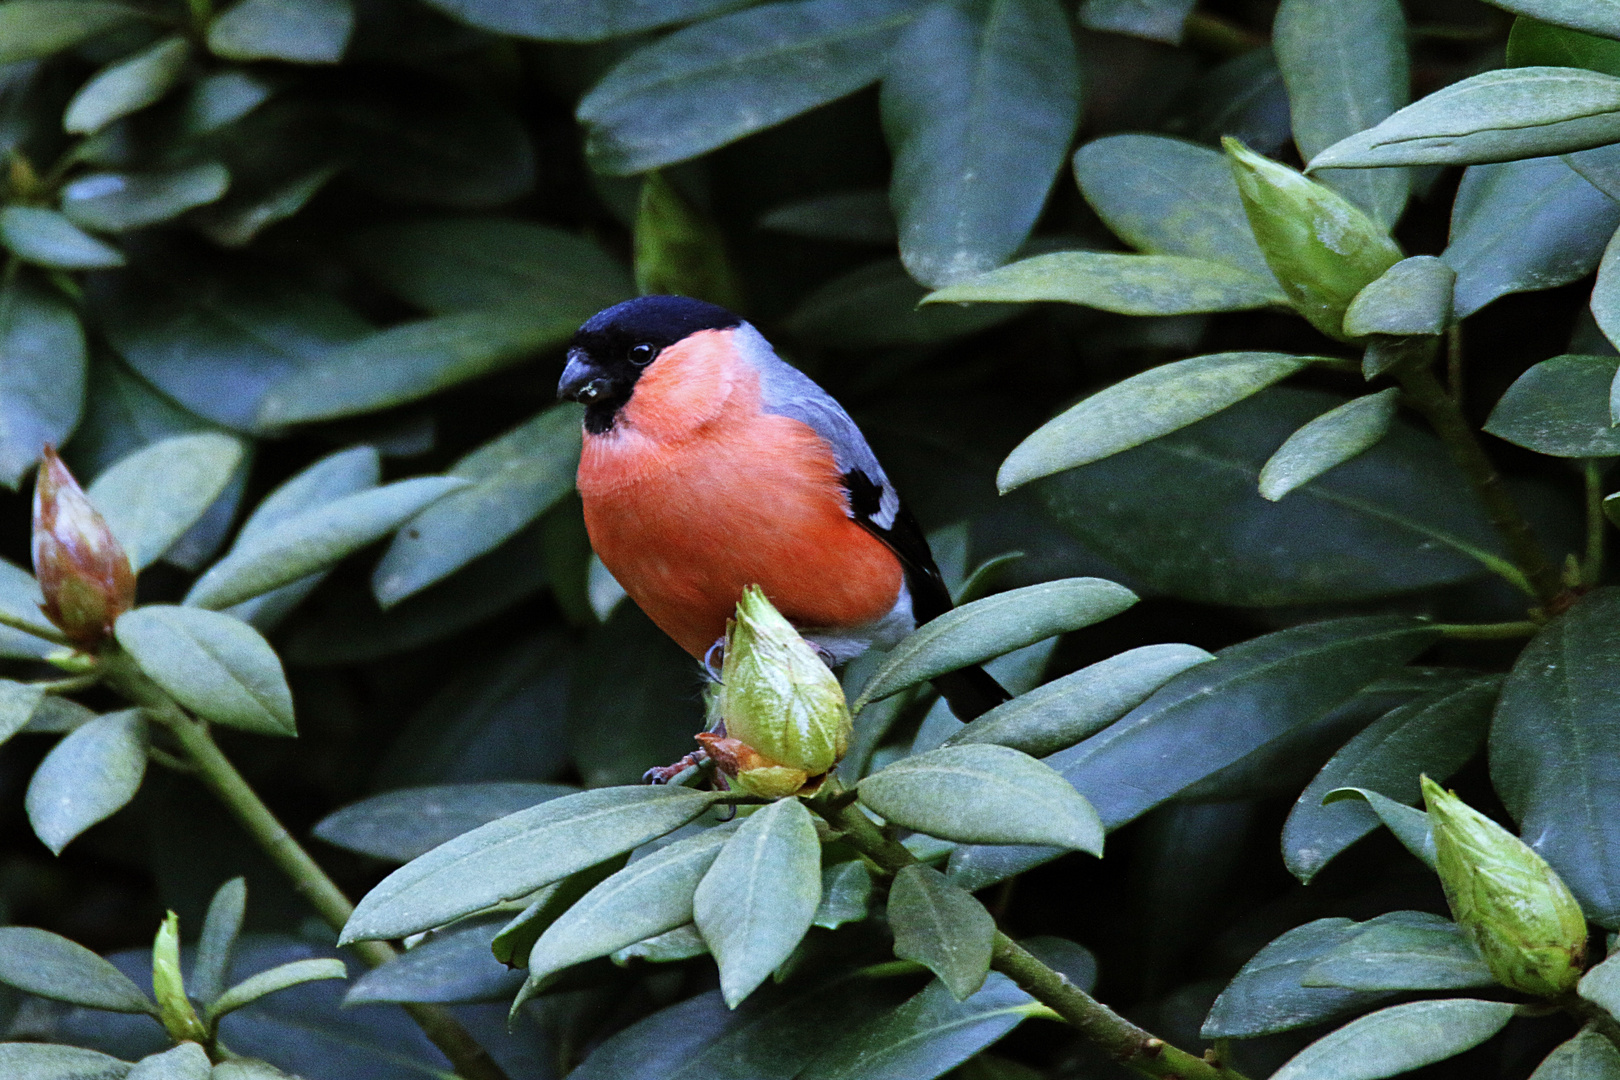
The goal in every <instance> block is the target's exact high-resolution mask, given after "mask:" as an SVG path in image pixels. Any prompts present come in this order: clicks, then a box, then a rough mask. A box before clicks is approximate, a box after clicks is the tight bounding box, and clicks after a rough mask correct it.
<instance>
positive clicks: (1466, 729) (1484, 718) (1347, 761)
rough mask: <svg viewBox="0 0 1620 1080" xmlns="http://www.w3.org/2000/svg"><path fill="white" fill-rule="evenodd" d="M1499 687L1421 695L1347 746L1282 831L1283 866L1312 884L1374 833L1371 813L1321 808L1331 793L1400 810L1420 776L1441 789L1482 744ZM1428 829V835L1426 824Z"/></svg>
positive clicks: (1350, 805)
mask: <svg viewBox="0 0 1620 1080" xmlns="http://www.w3.org/2000/svg"><path fill="white" fill-rule="evenodd" d="M1498 685H1499V684H1498V682H1497V680H1495V679H1490V678H1482V679H1474V680H1470V681H1468V682H1464V683H1462V684H1460V685H1458V686H1454V687H1447V688H1445V689H1442V690H1437V691H1435V692H1433V693H1431V694H1427V695H1424V696H1423V697H1420V698H1418V699H1417V700H1416V701H1413V702H1412V703H1411V704H1408V705H1403V706H1401V707H1399V708H1397V709H1394V710H1391V711H1390V712H1389V713H1388V714H1387V715H1385V716H1384V717H1383V718H1381V719H1379V720H1378V721H1376V722H1374V723H1373V724H1372V725H1370V726H1369V727H1367V728H1366V729H1365V730H1363V731H1362V732H1361V733H1360V734H1359V735H1357V736H1356V737H1355V738H1353V739H1351V740H1350V741H1349V742H1347V743H1345V744H1344V747H1343V748H1342V749H1341V750H1339V752H1338V753H1336V754H1334V755H1333V758H1332V760H1330V761H1329V762H1328V763H1327V764H1326V765H1324V766H1322V771H1321V772H1319V773H1317V774H1316V777H1315V779H1313V780H1312V781H1311V782H1310V785H1309V786H1308V787H1306V788H1305V791H1304V792H1303V793H1302V794H1301V795H1300V797H1299V800H1298V801H1297V802H1296V803H1295V804H1294V809H1293V812H1292V813H1290V814H1289V815H1288V822H1287V824H1285V825H1284V826H1283V835H1282V846H1283V860H1284V862H1286V863H1287V864H1288V869H1289V870H1291V871H1292V872H1293V873H1294V875H1295V876H1296V877H1298V878H1299V879H1300V880H1301V881H1304V882H1307V883H1309V882H1310V880H1311V878H1312V877H1314V876H1315V875H1316V873H1317V871H1319V870H1321V868H1322V867H1323V866H1326V865H1327V863H1328V862H1329V861H1330V860H1332V859H1333V858H1334V857H1335V856H1337V855H1338V854H1339V853H1340V852H1341V851H1343V850H1344V849H1345V848H1347V847H1349V846H1350V845H1351V844H1353V843H1355V842H1356V841H1357V840H1359V839H1360V838H1361V837H1363V836H1365V835H1367V834H1368V833H1369V832H1371V831H1373V830H1374V829H1376V828H1377V827H1378V823H1379V817H1378V814H1377V813H1376V811H1375V810H1374V809H1373V808H1372V807H1370V806H1368V805H1365V804H1359V805H1358V803H1357V802H1356V801H1355V800H1335V801H1332V802H1328V803H1326V804H1325V805H1324V801H1323V800H1324V798H1325V797H1326V796H1327V795H1328V793H1329V792H1333V791H1337V790H1339V789H1341V788H1369V789H1371V790H1373V791H1376V792H1378V793H1379V794H1381V795H1384V796H1385V797H1387V798H1391V799H1394V800H1396V801H1397V802H1401V803H1408V804H1409V803H1415V802H1417V800H1418V796H1419V792H1418V775H1419V774H1420V773H1423V774H1427V775H1428V776H1430V777H1431V778H1433V779H1435V780H1437V781H1443V780H1445V779H1446V778H1447V777H1449V776H1450V775H1451V774H1452V773H1454V772H1456V771H1457V770H1458V769H1459V768H1461V767H1462V766H1463V764H1464V763H1465V762H1467V761H1468V759H1469V758H1470V757H1472V756H1473V754H1474V751H1475V750H1477V749H1478V748H1479V746H1480V743H1481V742H1483V741H1484V737H1485V729H1486V727H1487V724H1488V720H1489V716H1490V710H1491V708H1492V706H1494V705H1495V703H1496V695H1497V690H1498ZM1425 828H1427V826H1426V824H1425Z"/></svg>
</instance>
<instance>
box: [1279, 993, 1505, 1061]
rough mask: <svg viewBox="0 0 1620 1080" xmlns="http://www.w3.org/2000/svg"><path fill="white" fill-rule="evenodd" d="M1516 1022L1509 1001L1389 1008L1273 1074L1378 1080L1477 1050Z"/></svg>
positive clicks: (1336, 1034)
mask: <svg viewBox="0 0 1620 1080" xmlns="http://www.w3.org/2000/svg"><path fill="white" fill-rule="evenodd" d="M1512 1018H1513V1003H1512V1002H1508V1001H1476V1000H1473V999H1471V998H1451V999H1448V1000H1444V1001H1409V1002H1407V1003H1406V1004H1405V1005H1391V1006H1390V1007H1389V1008H1387V1009H1380V1010H1379V1011H1378V1012H1375V1013H1372V1014H1370V1015H1368V1016H1363V1017H1361V1018H1360V1019H1358V1020H1352V1021H1351V1022H1350V1023H1348V1024H1346V1025H1345V1026H1344V1027H1342V1028H1339V1029H1338V1030H1337V1031H1334V1032H1330V1033H1329V1034H1327V1035H1324V1036H1323V1037H1322V1038H1320V1039H1318V1040H1316V1041H1315V1042H1313V1043H1312V1044H1311V1045H1309V1046H1307V1047H1306V1048H1305V1049H1303V1050H1301V1051H1300V1052H1299V1053H1297V1054H1295V1055H1294V1056H1293V1057H1292V1058H1290V1059H1289V1060H1288V1061H1287V1062H1286V1063H1285V1064H1284V1065H1283V1067H1282V1068H1280V1069H1278V1070H1277V1071H1276V1072H1274V1073H1272V1074H1271V1075H1272V1080H1380V1078H1381V1077H1386V1076H1395V1075H1396V1074H1398V1073H1403V1072H1407V1071H1408V1070H1411V1069H1416V1068H1418V1067H1420V1066H1423V1065H1428V1064H1431V1063H1433V1062H1436V1061H1444V1060H1445V1059H1446V1058H1449V1057H1453V1056H1455V1055H1457V1054H1460V1053H1462V1052H1463V1051H1464V1050H1468V1049H1471V1048H1473V1047H1475V1046H1478V1045H1479V1044H1480V1043H1482V1042H1484V1041H1485V1040H1486V1039H1488V1038H1490V1037H1491V1036H1492V1035H1495V1034H1496V1033H1497V1032H1498V1031H1501V1030H1502V1029H1503V1028H1504V1027H1506V1026H1507V1022H1508V1021H1509V1020H1511V1019H1512Z"/></svg>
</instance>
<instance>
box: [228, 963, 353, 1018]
mask: <svg viewBox="0 0 1620 1080" xmlns="http://www.w3.org/2000/svg"><path fill="white" fill-rule="evenodd" d="M348 977H349V971H348V969H347V968H346V967H344V965H343V961H341V960H331V959H324V958H312V959H309V960H294V961H292V962H291V963H287V964H278V965H277V966H275V967H273V968H270V969H269V970H267V971H261V972H259V973H258V974H257V975H252V976H249V977H248V978H246V979H243V980H242V981H241V982H239V983H237V984H236V985H235V986H233V987H231V988H230V989H229V990H226V991H225V992H224V993H223V994H221V995H220V996H219V998H218V999H217V1000H216V1001H214V1002H213V1004H211V1005H209V1006H208V1016H207V1020H208V1021H209V1022H210V1023H211V1022H213V1021H214V1020H215V1019H217V1018H218V1017H221V1016H224V1015H225V1014H226V1013H230V1012H235V1011H236V1010H237V1009H240V1008H242V1007H243V1006H245V1005H251V1004H252V1003H253V1002H255V1001H257V1000H258V999H259V998H262V997H264V996H265V995H266V994H273V993H275V992H276V991H278V990H286V989H287V988H288V987H292V986H297V985H298V984H299V983H307V982H314V981H316V980H317V979H346V978H348Z"/></svg>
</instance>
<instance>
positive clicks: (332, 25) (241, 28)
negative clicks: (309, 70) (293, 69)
mask: <svg viewBox="0 0 1620 1080" xmlns="http://www.w3.org/2000/svg"><path fill="white" fill-rule="evenodd" d="M353 32H354V8H353V7H352V6H351V4H350V2H349V0H239V2H238V3H236V4H235V5H233V6H232V7H230V8H228V9H226V10H225V11H223V12H221V13H220V14H219V15H217V16H215V17H214V20H213V21H212V22H211V23H209V24H208V48H209V51H210V52H212V53H213V54H214V55H215V56H223V57H225V58H227V59H230V60H292V61H295V62H300V63H305V64H329V63H334V62H336V61H338V60H341V59H343V50H344V49H345V48H347V47H348V44H349V35H350V34H351V33H353Z"/></svg>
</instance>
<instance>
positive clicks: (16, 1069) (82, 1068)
mask: <svg viewBox="0 0 1620 1080" xmlns="http://www.w3.org/2000/svg"><path fill="white" fill-rule="evenodd" d="M11 2H12V3H16V2H17V0H11ZM47 2H48V0H47ZM30 6H31V5H30ZM40 6H44V4H41V5H40ZM51 6H52V7H55V6H56V5H55V4H51ZM73 6H74V7H77V6H78V5H77V4H75V5H73ZM109 6H111V5H109ZM4 28H5V21H4V20H3V19H0V33H3V32H4ZM129 1070H130V1065H129V1062H127V1061H119V1060H118V1059H117V1058H115V1057H108V1056H107V1055H106V1054H102V1053H98V1052H96V1051H95V1050H81V1049H79V1048H78V1047H77V1046H53V1045H51V1044H50V1043H24V1042H0V1072H3V1073H4V1074H5V1075H7V1076H15V1077H17V1078H18V1080H122V1078H123V1077H125V1076H127V1075H128V1074H129Z"/></svg>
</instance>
